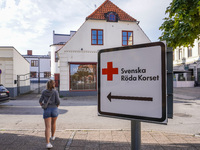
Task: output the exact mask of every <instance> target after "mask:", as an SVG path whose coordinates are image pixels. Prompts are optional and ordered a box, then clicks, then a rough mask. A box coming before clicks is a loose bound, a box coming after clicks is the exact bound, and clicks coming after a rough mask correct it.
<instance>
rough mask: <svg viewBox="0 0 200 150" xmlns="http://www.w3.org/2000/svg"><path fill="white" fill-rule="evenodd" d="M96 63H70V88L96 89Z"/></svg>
mask: <svg viewBox="0 0 200 150" xmlns="http://www.w3.org/2000/svg"><path fill="white" fill-rule="evenodd" d="M96 89H97V74H96V63H95V64H94V63H91V64H84V63H83V64H76V63H75V64H73V63H72V64H70V90H96Z"/></svg>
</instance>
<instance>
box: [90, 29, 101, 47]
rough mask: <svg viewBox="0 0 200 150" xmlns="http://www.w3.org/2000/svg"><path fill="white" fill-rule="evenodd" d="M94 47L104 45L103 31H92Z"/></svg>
mask: <svg viewBox="0 0 200 150" xmlns="http://www.w3.org/2000/svg"><path fill="white" fill-rule="evenodd" d="M92 45H103V30H100V29H92Z"/></svg>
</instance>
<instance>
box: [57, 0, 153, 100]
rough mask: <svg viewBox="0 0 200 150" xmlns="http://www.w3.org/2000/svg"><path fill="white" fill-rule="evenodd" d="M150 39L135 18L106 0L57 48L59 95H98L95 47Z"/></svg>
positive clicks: (106, 46) (99, 48)
mask: <svg viewBox="0 0 200 150" xmlns="http://www.w3.org/2000/svg"><path fill="white" fill-rule="evenodd" d="M149 42H150V40H149V38H148V37H147V36H146V34H145V33H144V32H143V30H142V29H141V28H140V26H139V22H138V21H137V20H136V19H134V18H133V17H131V16H130V15H128V14H127V13H126V12H124V11H123V10H121V9H120V8H119V7H117V6H116V5H115V4H113V3H112V2H111V1H110V0H106V1H105V2H104V3H103V4H102V5H101V6H99V7H98V8H97V9H96V10H95V11H94V12H93V13H92V14H91V15H89V16H88V17H87V18H86V21H85V22H84V23H83V24H82V26H81V27H80V28H79V29H78V31H77V32H76V33H75V34H74V35H73V37H72V38H71V39H70V40H69V41H68V42H67V43H66V44H65V45H64V46H63V47H62V48H61V49H60V50H58V51H57V54H58V56H59V61H58V68H59V69H60V95H62V96H82V95H97V53H98V50H101V49H106V48H112V47H121V46H128V45H135V44H141V43H149ZM119 59H120V58H119Z"/></svg>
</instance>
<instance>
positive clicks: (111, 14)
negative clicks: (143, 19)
mask: <svg viewBox="0 0 200 150" xmlns="http://www.w3.org/2000/svg"><path fill="white" fill-rule="evenodd" d="M105 18H106V20H107V21H108V22H118V20H119V18H118V14H117V13H115V12H112V11H111V12H108V13H105Z"/></svg>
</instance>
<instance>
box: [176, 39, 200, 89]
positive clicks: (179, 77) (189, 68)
mask: <svg viewBox="0 0 200 150" xmlns="http://www.w3.org/2000/svg"><path fill="white" fill-rule="evenodd" d="M173 66H174V67H173V68H174V69H173V70H174V87H193V86H195V85H198V84H199V85H200V40H197V39H196V40H195V41H194V46H193V47H192V46H189V47H178V48H176V49H175V50H174V53H173ZM183 81H184V82H183Z"/></svg>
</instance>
